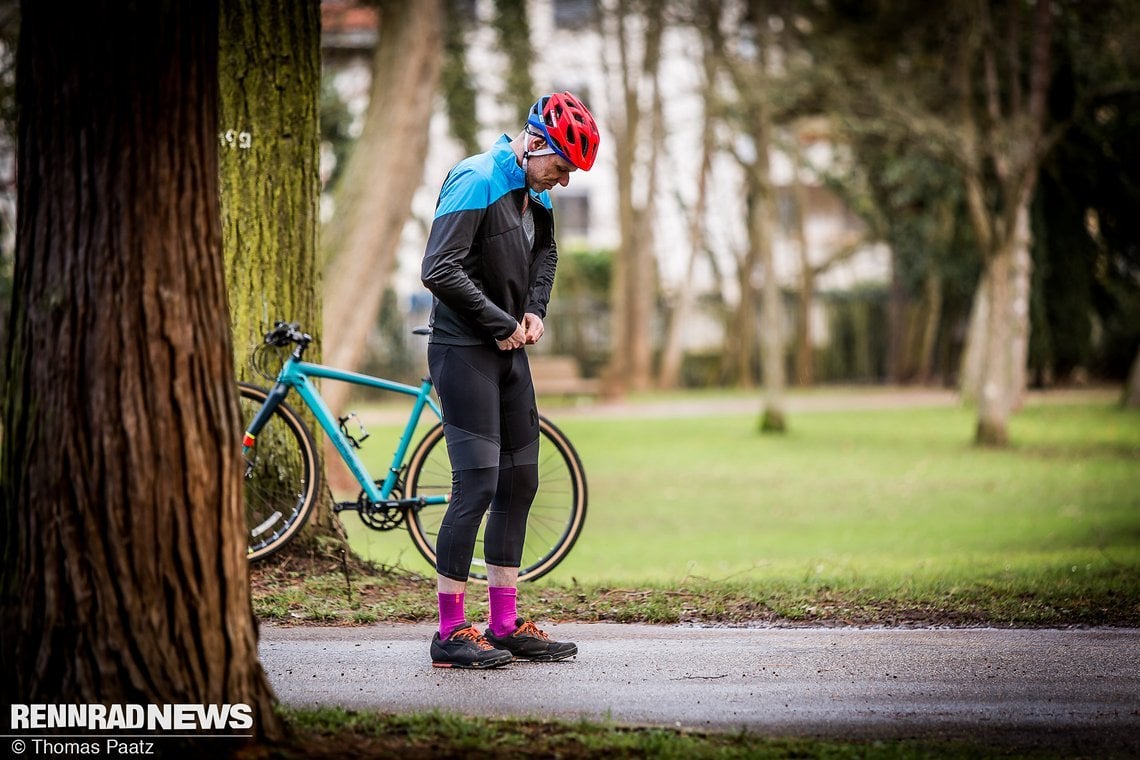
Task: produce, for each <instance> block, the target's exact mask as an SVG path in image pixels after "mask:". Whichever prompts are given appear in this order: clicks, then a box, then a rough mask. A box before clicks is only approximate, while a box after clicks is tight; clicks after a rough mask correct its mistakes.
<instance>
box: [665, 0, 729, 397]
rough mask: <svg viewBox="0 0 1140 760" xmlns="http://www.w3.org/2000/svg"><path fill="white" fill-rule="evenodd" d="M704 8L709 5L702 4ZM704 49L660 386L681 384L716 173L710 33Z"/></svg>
mask: <svg viewBox="0 0 1140 760" xmlns="http://www.w3.org/2000/svg"><path fill="white" fill-rule="evenodd" d="M699 8H700V9H708V8H709V6H707V5H703V4H702V5H701V6H699ZM702 22H703V23H708V22H709V19H707V18H706V19H701V20H700V21H698V22H697V23H702ZM702 45H703V47H704V48H705V50H704V68H703V73H704V91H705V97H704V100H705V103H706V105H705V109H704V114H703V115H702V117H701V162H700V167H699V168H698V169H697V182H696V189H695V192H696V197H695V198H694V199H693V203H692V207H691V209H690V210H689V218H688V228H689V229H688V232H689V236H688V237H689V241H688V242H689V251H688V259H687V260H686V262H685V274H684V276H683V277H682V278H681V281H680V282H679V283H678V284H677V292H676V294H675V299H674V306H673V311H672V314H671V315H670V318H669V326H668V329H667V331H666V333H665V345H664V347H663V348H662V351H661V371H660V373H659V376H658V386H659V387H660V388H664V389H671V388H676V387H677V386H678V385H679V384H680V379H681V364H682V360H683V359H684V344H683V341H682V338H683V335H684V326H685V322H686V321H687V320H688V317H689V314H690V312H691V310H692V306H693V300H694V293H693V290H694V283H693V276H694V274H695V273H696V264H697V260H698V258H699V257H700V254H701V252H702V251H703V250H704V249H705V246H706V239H705V238H706V236H705V212H706V210H707V208H708V186H709V177H710V175H711V174H712V159H713V152H714V151H715V149H716V135H715V122H716V119H715V115H714V113H715V111H716V108H715V106H714V105H713V102H714V100H715V98H716V95H715V88H716V79H717V72H718V70H719V67H718V65H717V58H716V56H715V54H714V51H712V50H711V49H710V48H711V45H710V40H709V37H708V35H702Z"/></svg>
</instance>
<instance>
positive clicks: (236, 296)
mask: <svg viewBox="0 0 1140 760" xmlns="http://www.w3.org/2000/svg"><path fill="white" fill-rule="evenodd" d="M320 35H321V26H320V6H319V3H318V2H317V0H302V1H301V2H296V1H295V0H223V2H222V14H221V29H220V49H219V71H218V79H219V88H220V104H219V112H218V133H219V144H220V146H221V152H220V154H219V157H218V160H219V168H220V178H221V194H222V247H223V249H224V251H225V261H226V287H227V293H228V295H229V301H230V313H231V316H232V319H233V335H234V365H235V367H236V368H237V374H238V377H239V378H241V379H243V380H251V381H254V382H261V383H263V384H264V383H265V382H266V379H265V378H264V377H260V376H258V375H256V374H253V373H251V372H250V369H249V366H248V362H247V359H248V358H249V353H250V350H251V349H253V348H254V347H255V346H258V345H261V342H262V337H263V336H264V335H265V333H266V332H267V331H268V330H269V329H270V328H271V327H272V326H273V323H274V322H276V321H278V320H284V321H286V322H299V323H300V324H301V326H302V327H303V328H304V329H306V330H308V331H310V332H314V331H317V330H319V329H320V326H321V325H320V313H321V306H320V270H319V268H318V267H317V256H318V249H317V232H318V226H319V222H320V219H319V204H320V176H319V167H318V161H319V159H318V153H319V134H320V125H319V122H318V118H319V108H318V103H319V98H320V86H321V82H320V77H321V48H320V44H321V37H320ZM274 369H275V368H274Z"/></svg>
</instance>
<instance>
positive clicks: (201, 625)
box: [0, 0, 279, 748]
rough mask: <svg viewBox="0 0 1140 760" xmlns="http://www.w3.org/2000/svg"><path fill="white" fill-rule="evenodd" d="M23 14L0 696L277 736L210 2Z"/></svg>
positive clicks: (45, 5)
mask: <svg viewBox="0 0 1140 760" xmlns="http://www.w3.org/2000/svg"><path fill="white" fill-rule="evenodd" d="M22 12H23V26H22V30H21V34H20V49H19V68H18V78H19V81H18V92H19V101H20V117H19V158H18V160H19V225H18V230H19V232H18V243H17V260H16V267H15V283H16V298H15V301H14V303H13V308H12V314H11V322H10V324H11V333H10V342H9V346H8V352H7V357H6V360H7V365H8V367H9V369H10V374H9V378H10V383H9V385H8V388H7V391H6V395H7V398H6V401H7V403H6V409H5V421H4V429H5V439H4V450H3V462H2V467H0V472H2V485H0V488H2V496H3V498H2V500H0V503H2V505H3V506H2V508H3V530H2V531H0V535H2V537H3V538H2V539H0V540H2V541H3V544H4V545H3V552H2V556H3V566H2V568H0V573H2V575H0V596H2V616H3V631H4V637H3V641H2V644H0V672H3V674H4V677H3V686H2V687H0V689H2V690H3V692H4V694H3V695H4V697H5V698H6V699H7V701H8V702H17V703H48V704H67V703H70V704H75V703H78V704H83V703H103V704H106V703H140V704H183V703H209V704H219V705H220V704H226V703H228V704H235V703H246V704H249V705H251V706H252V707H253V708H254V713H255V714H254V726H253V732H254V733H258V734H262V735H274V734H276V733H277V732H278V730H279V721H278V718H277V717H276V716H275V715H274V713H273V711H272V709H271V706H272V694H271V692H270V689H269V685H268V682H267V680H266V678H265V674H264V673H263V672H262V669H261V666H260V665H259V663H258V659H257V632H256V628H255V622H254V618H253V615H252V613H251V611H250V595H249V580H248V574H247V572H248V571H247V563H246V558H245V553H246V547H245V542H244V540H243V533H244V531H243V524H242V515H241V472H240V469H239V462H240V455H239V452H238V445H239V444H238V441H239V436H240V433H239V430H238V420H237V408H238V407H237V400H236V394H235V389H234V383H233V380H234V378H233V366H232V359H231V356H232V353H231V343H230V334H229V319H228V312H227V308H226V296H225V285H224V274H223V265H222V253H221V240H220V228H219V211H218V163H217V152H218V142H217V127H218V123H217V96H218V91H217V82H218V71H217V44H218V9H217V4H216V3H214V4H211V3H208V2H202V3H195V4H194V5H193V7H192V8H191V7H190V6H189V5H188V4H185V3H172V2H147V3H124V2H113V1H111V0H102V1H97V0H92V2H89V3H72V2H48V1H46V0H40V1H39V2H35V3H26V4H24V6H23V8H22ZM211 746H212V747H214V748H217V747H219V746H220V745H218V744H217V743H216V742H215V743H214V744H212V745H211Z"/></svg>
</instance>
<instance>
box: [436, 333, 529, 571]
mask: <svg viewBox="0 0 1140 760" xmlns="http://www.w3.org/2000/svg"><path fill="white" fill-rule="evenodd" d="M428 371H429V372H430V373H431V378H432V382H433V383H435V388H436V391H437V392H438V393H439V402H440V406H441V408H442V409H443V435H444V438H445V439H446V441H447V453H448V455H449V456H450V457H451V470H452V476H451V477H452V483H451V502H450V503H449V504H448V506H447V513H446V514H445V515H444V518H443V523H442V524H441V525H440V528H439V536H437V538H436V545H435V551H436V572H438V573H439V574H440V575H443V576H445V577H447V578H451V579H452V580H457V581H466V580H467V576H468V574H469V573H470V571H471V556H472V554H473V553H474V551H475V541H476V538H477V536H478V533H479V525H480V523H481V522H482V520H483V515H484V514H485V513H486V512H487V509H488V507H489V508H490V515H489V516H488V517H487V531H486V533H485V534H484V537H483V556H484V557H485V558H486V560H487V564H489V565H498V566H500V567H518V566H519V565H520V563H521V561H522V551H523V540H524V539H525V538H526V518H527V513H528V512H529V511H530V505H531V502H532V501H534V494H535V492H536V491H537V490H538V410H537V408H536V405H535V400H534V385H533V384H532V383H531V377H530V364H529V362H528V361H527V357H526V352H525V351H523V350H521V349H520V350H515V351H500V350H499V349H498V348H496V347H495V346H489V345H488V346H447V345H439V344H435V343H432V344H429V345H428Z"/></svg>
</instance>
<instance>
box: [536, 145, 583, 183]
mask: <svg viewBox="0 0 1140 760" xmlns="http://www.w3.org/2000/svg"><path fill="white" fill-rule="evenodd" d="M538 142H539V145H540V147H546V143H544V142H542V141H538ZM577 170H578V167H576V166H574V165H573V164H571V163H570V162H569V161H567V160H566V159H564V158H562V156H560V155H558V154H557V153H554V154H551V155H548V156H534V157H532V158H531V159H530V160H528V161H527V166H526V174H527V177H526V179H527V184H528V185H530V188H531V189H532V190H534V191H535V192H539V193H541V192H542V191H544V190H549V189H550V188H552V187H554V186H555V185H562V187H566V186H567V185H568V184H570V172H573V171H577Z"/></svg>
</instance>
